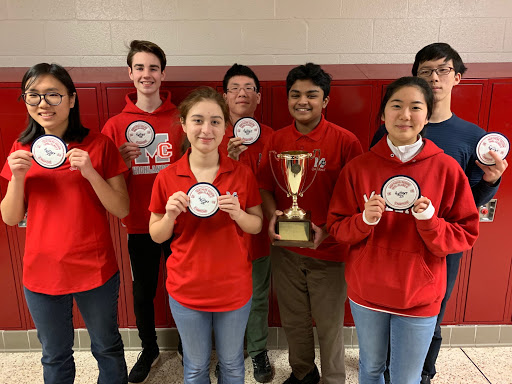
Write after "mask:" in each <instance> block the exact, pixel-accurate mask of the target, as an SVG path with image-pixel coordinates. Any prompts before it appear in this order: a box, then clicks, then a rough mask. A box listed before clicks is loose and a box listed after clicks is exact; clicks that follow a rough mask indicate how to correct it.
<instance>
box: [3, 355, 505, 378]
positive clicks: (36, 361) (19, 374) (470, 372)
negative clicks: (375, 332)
mask: <svg viewBox="0 0 512 384" xmlns="http://www.w3.org/2000/svg"><path fill="white" fill-rule="evenodd" d="M464 351H466V353H467V354H468V355H469V356H470V357H471V359H473V361H475V363H476V364H477V365H478V366H479V367H480V369H481V370H482V371H483V372H485V374H486V375H487V377H488V378H489V380H490V381H491V383H492V384H505V383H512V348H511V347H501V348H467V349H464ZM138 353H139V351H127V352H126V363H127V365H128V369H130V368H131V367H133V365H134V364H135V362H136V361H137V356H138ZM316 355H317V358H316V364H317V365H318V368H319V369H321V366H320V356H319V355H320V354H319V351H318V349H317V350H316ZM74 356H75V363H76V367H77V374H76V380H75V384H90V383H94V382H96V378H97V376H98V368H97V365H96V361H95V360H94V358H93V357H92V355H91V353H90V352H87V351H81V352H75V354H74ZM269 358H270V360H271V362H272V364H273V365H274V367H275V369H276V375H275V378H274V380H273V381H272V382H273V383H282V382H283V381H284V380H286V379H287V378H288V376H289V375H290V367H289V365H288V352H287V351H286V350H271V351H269ZM40 359H41V354H40V353H38V352H32V353H2V359H0V383H17V384H33V383H38V382H41V379H42V371H43V369H42V367H41V362H40ZM215 364H216V357H215V353H214V354H212V364H211V378H212V382H213V383H215V382H216V380H215V379H214V375H213V371H214V369H215ZM245 365H246V380H245V382H246V383H248V384H255V383H256V381H254V379H253V377H252V364H251V360H250V359H249V358H248V359H246V360H245ZM345 365H346V371H347V381H346V384H356V383H357V368H358V349H357V348H348V349H347V350H346V355H345ZM155 368H156V369H154V370H153V371H152V372H151V376H150V378H149V380H148V381H147V382H146V384H162V383H165V384H179V383H182V382H183V368H182V366H181V362H180V360H179V359H178V357H177V355H176V352H173V351H162V352H161V360H160V362H159V363H158V365H157V366H156V367H155ZM437 369H438V374H437V375H436V377H435V379H434V380H432V384H489V382H488V381H487V380H486V379H485V378H484V377H483V376H482V374H481V373H480V372H479V371H478V369H477V368H476V367H475V366H474V365H473V363H472V362H471V361H470V360H469V359H468V357H467V356H466V355H465V354H464V353H463V352H462V350H461V349H460V348H442V349H441V352H440V354H439V359H438V364H437Z"/></svg>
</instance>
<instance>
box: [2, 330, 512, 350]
mask: <svg viewBox="0 0 512 384" xmlns="http://www.w3.org/2000/svg"><path fill="white" fill-rule="evenodd" d="M120 332H121V337H122V338H123V342H124V346H125V349H126V350H138V349H140V348H141V345H140V339H139V336H138V331H137V329H131V328H121V329H120ZM156 332H157V337H158V345H159V346H160V348H161V349H164V350H165V349H168V350H175V349H176V348H177V346H178V332H177V330H176V328H158V329H157V331H156ZM0 333H1V335H0V336H1V337H0V352H27V351H40V350H41V344H40V343H39V340H38V339H37V331H36V330H35V329H31V330H28V331H8V330H2V331H0ZM314 335H315V345H316V346H318V338H317V335H316V329H314ZM442 336H443V347H500V346H512V325H447V326H443V327H442ZM344 337H345V346H346V347H347V348H357V346H358V344H357V333H356V330H355V327H345V331H344ZM90 347H91V340H90V339H89V334H88V332H87V330H86V329H75V344H74V346H73V349H75V350H77V351H84V350H89V349H90ZM267 348H268V349H287V348H288V343H287V341H286V335H285V333H284V331H283V329H282V328H279V327H271V328H269V335H268V339H267Z"/></svg>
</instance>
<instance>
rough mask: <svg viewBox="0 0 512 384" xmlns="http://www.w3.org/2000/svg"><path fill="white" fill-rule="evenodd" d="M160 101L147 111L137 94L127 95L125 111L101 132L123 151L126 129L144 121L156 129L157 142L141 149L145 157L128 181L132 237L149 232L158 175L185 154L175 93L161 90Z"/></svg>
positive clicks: (128, 219) (136, 162)
mask: <svg viewBox="0 0 512 384" xmlns="http://www.w3.org/2000/svg"><path fill="white" fill-rule="evenodd" d="M160 98H161V99H162V105H160V107H158V108H157V109H156V110H155V111H153V112H145V111H143V110H141V109H140V108H138V107H137V106H136V105H135V103H136V102H137V93H136V92H132V93H129V94H127V95H126V106H125V107H124V109H123V111H122V112H121V113H120V114H119V115H116V116H114V117H112V118H110V119H109V120H108V121H107V122H106V123H105V126H104V127H103V130H102V131H101V133H103V134H104V135H106V136H108V137H110V138H111V139H112V140H113V141H114V143H115V144H116V146H117V148H119V147H120V146H121V144H124V143H126V141H127V140H126V136H125V134H126V128H127V127H128V126H129V125H130V124H131V123H133V122H134V121H137V120H143V121H145V122H147V123H149V124H150V125H151V126H152V127H153V129H154V130H155V139H154V141H153V143H152V144H151V145H149V146H148V147H146V148H141V152H142V154H141V155H140V156H139V157H138V158H136V159H135V160H132V167H131V169H130V171H129V173H128V175H127V178H126V184H127V187H128V193H129V195H130V214H129V215H128V216H126V217H125V218H124V219H123V220H122V222H123V224H124V225H125V226H126V229H127V232H128V233H130V234H134V233H149V217H150V212H149V210H148V207H149V201H150V199H151V190H152V187H153V182H154V181H155V178H156V175H157V174H158V172H160V171H161V170H162V169H164V168H167V167H168V166H169V165H171V164H172V163H174V162H175V161H176V160H178V159H179V158H180V155H181V152H180V150H181V144H182V142H183V137H184V133H183V129H182V128H181V125H180V124H179V115H178V110H177V108H176V106H175V105H174V104H173V103H171V92H169V91H161V92H160Z"/></svg>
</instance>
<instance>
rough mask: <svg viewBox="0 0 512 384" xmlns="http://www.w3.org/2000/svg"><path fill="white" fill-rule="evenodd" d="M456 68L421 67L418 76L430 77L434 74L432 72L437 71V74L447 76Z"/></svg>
mask: <svg viewBox="0 0 512 384" xmlns="http://www.w3.org/2000/svg"><path fill="white" fill-rule="evenodd" d="M453 70H454V68H452V67H442V68H432V69H430V68H425V69H420V70H419V71H418V77H430V76H432V73H434V72H435V73H436V74H437V76H446V75H447V74H449V73H450V72H451V71H453Z"/></svg>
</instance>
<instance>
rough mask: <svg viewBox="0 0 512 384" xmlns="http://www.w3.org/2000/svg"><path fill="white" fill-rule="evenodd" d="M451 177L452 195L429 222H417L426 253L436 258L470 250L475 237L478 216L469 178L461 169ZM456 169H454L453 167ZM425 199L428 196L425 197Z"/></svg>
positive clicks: (447, 189) (476, 235)
mask: <svg viewBox="0 0 512 384" xmlns="http://www.w3.org/2000/svg"><path fill="white" fill-rule="evenodd" d="M457 168H458V169H456V170H455V172H453V173H454V174H453V175H451V178H450V179H452V180H454V185H453V194H452V195H450V198H449V199H446V198H445V196H446V192H448V191H449V188H445V189H444V191H445V193H444V194H443V202H442V203H441V204H440V207H439V210H440V211H439V212H436V213H435V214H434V216H433V217H432V218H431V219H430V220H416V228H417V230H418V233H419V235H420V236H421V238H422V239H423V242H424V243H425V245H426V247H427V248H428V250H429V251H430V252H431V253H432V254H434V255H436V256H439V257H445V256H446V255H447V254H452V253H457V252H462V251H465V250H467V249H470V248H471V247H472V246H473V245H474V244H475V242H476V240H477V238H478V227H479V214H478V210H477V208H476V206H475V203H474V200H473V194H472V193H471V187H470V186H469V182H468V179H467V177H466V175H465V174H464V173H463V171H462V169H460V167H457ZM454 169H455V167H454ZM427 198H428V196H427Z"/></svg>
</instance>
